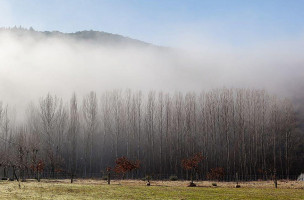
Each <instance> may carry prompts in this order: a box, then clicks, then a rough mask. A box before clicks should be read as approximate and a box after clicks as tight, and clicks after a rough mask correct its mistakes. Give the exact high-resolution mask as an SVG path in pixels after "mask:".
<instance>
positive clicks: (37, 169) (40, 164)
mask: <svg viewBox="0 0 304 200" xmlns="http://www.w3.org/2000/svg"><path fill="white" fill-rule="evenodd" d="M31 169H32V170H33V171H35V172H43V169H44V162H43V161H42V160H39V162H38V163H37V165H36V166H35V165H31Z"/></svg>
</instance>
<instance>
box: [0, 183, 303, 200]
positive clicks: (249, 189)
mask: <svg viewBox="0 0 304 200" xmlns="http://www.w3.org/2000/svg"><path fill="white" fill-rule="evenodd" d="M188 184H189V182H188V181H151V186H150V187H148V186H146V183H145V182H144V181H139V180H122V181H118V180H115V181H112V182H111V185H107V183H106V181H103V180H91V179H86V180H81V179H79V180H76V181H75V182H74V183H73V184H71V183H69V180H41V182H37V181H36V180H27V181H26V182H21V183H20V188H19V184H18V182H16V181H1V182H0V199H11V200H12V199H304V183H303V182H297V181H279V182H278V188H277V189H275V188H274V186H273V182H271V181H257V182H244V183H240V185H241V188H235V183H232V182H229V183H227V182H217V186H216V187H214V186H212V182H209V181H200V182H196V184H197V187H187V185H188Z"/></svg>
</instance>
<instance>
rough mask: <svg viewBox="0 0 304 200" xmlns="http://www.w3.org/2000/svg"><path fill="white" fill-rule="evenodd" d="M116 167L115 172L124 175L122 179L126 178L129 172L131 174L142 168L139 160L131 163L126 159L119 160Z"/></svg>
mask: <svg viewBox="0 0 304 200" xmlns="http://www.w3.org/2000/svg"><path fill="white" fill-rule="evenodd" d="M115 163H116V166H115V168H114V171H115V172H116V173H118V174H122V178H124V176H125V174H126V173H127V172H130V171H132V170H135V169H138V168H139V167H140V162H139V160H137V161H135V162H134V161H130V160H128V159H127V158H126V157H124V156H123V157H121V158H117V159H116V161H115Z"/></svg>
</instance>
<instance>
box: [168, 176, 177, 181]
mask: <svg viewBox="0 0 304 200" xmlns="http://www.w3.org/2000/svg"><path fill="white" fill-rule="evenodd" d="M169 180H170V181H177V180H178V177H177V176H175V175H172V176H170V177H169Z"/></svg>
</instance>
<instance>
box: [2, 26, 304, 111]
mask: <svg viewBox="0 0 304 200" xmlns="http://www.w3.org/2000/svg"><path fill="white" fill-rule="evenodd" d="M31 33H35V34H31ZM37 35H38V36H39V37H38V36H37ZM122 39H123V38H122ZM190 39H191V38H181V43H182V41H183V40H184V41H189V40H190ZM177 46H180V45H178V44H177ZM194 49H195V50H194ZM303 52H304V40H303V39H297V40H295V41H281V42H269V43H268V44H260V45H256V46H254V47H251V48H249V47H247V48H245V47H243V48H241V47H228V48H227V47H225V48H224V47H220V46H219V45H213V44H212V43H208V45H206V46H201V47H200V48H197V46H196V48H193V49H192V48H191V47H189V46H188V47H187V48H179V49H174V48H165V47H158V46H153V45H148V44H144V43H143V45H138V44H135V43H134V45H133V44H132V42H129V43H121V44H115V45H111V42H109V43H107V44H103V43H102V42H96V41H95V40H94V39H91V40H90V39H77V38H75V37H69V36H66V37H59V36H58V37H57V36H54V35H52V36H48V35H47V34H39V33H37V32H33V31H27V34H24V35H20V34H16V33H15V32H14V31H2V32H1V34H0V100H1V101H3V102H4V103H5V104H9V105H10V107H14V108H15V109H16V110H18V111H17V113H20V112H21V113H22V112H24V111H25V109H26V107H27V106H28V104H29V103H30V102H31V101H35V102H36V101H37V100H38V99H39V98H40V97H41V96H45V95H46V94H47V93H48V92H50V93H51V94H55V95H57V96H59V97H62V98H63V99H65V100H67V99H69V98H70V96H71V94H72V93H73V92H76V93H77V94H78V95H79V96H83V95H85V94H87V93H89V92H90V91H92V90H93V91H96V92H97V94H100V93H101V92H103V91H105V90H112V89H122V90H124V89H128V88H130V89H132V90H143V91H149V90H157V91H159V90H161V91H164V92H175V91H182V92H186V91H201V90H209V89H212V88H217V87H241V88H256V89H266V90H268V91H269V92H270V93H273V94H277V95H279V96H283V97H287V98H290V99H292V100H293V101H294V102H295V106H296V107H299V106H300V105H301V104H302V102H303V97H304V95H303V89H304V81H303V80H304V67H303V64H304V56H303Z"/></svg>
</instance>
